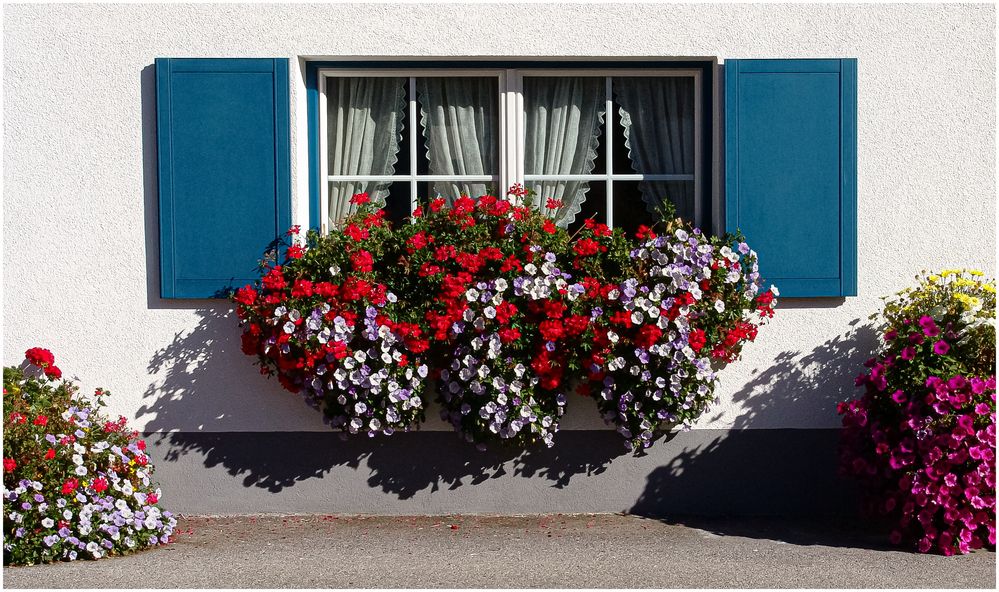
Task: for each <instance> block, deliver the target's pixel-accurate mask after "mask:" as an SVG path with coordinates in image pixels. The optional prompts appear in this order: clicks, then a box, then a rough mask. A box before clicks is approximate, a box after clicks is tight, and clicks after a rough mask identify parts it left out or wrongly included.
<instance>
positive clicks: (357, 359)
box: [234, 186, 776, 450]
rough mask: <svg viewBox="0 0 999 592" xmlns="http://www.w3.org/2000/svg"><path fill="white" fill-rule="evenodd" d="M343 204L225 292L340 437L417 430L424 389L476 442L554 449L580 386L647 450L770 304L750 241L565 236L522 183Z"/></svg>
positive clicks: (706, 386)
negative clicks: (391, 215)
mask: <svg viewBox="0 0 999 592" xmlns="http://www.w3.org/2000/svg"><path fill="white" fill-rule="evenodd" d="M352 201H353V206H354V207H355V208H356V212H355V213H354V214H352V215H351V216H349V217H348V218H347V219H346V220H345V221H344V222H343V224H342V227H341V228H340V229H338V230H336V231H334V232H332V233H330V234H329V235H328V236H324V237H320V236H319V235H318V234H316V233H315V232H310V233H308V234H307V238H306V240H305V241H304V243H302V244H299V243H297V242H296V241H294V240H292V241H291V244H290V245H289V246H287V248H286V249H285V255H284V261H283V263H282V264H281V265H276V264H274V262H268V263H266V264H265V269H264V274H263V278H262V280H261V282H260V283H259V284H257V285H255V286H246V287H244V288H241V289H240V290H239V291H237V292H236V294H235V296H234V300H235V301H236V304H237V312H238V314H239V317H240V319H242V321H243V328H244V333H243V349H244V351H245V352H246V353H248V354H251V355H256V356H257V357H258V359H259V361H260V364H261V369H262V371H263V372H264V373H265V374H276V375H277V377H278V379H279V380H280V381H281V384H282V385H284V386H285V387H286V388H288V389H289V390H292V391H304V392H305V393H306V394H307V395H308V396H309V397H311V398H313V399H316V400H317V401H320V402H321V403H322V405H323V406H324V407H325V410H326V413H327V415H328V416H329V417H330V418H331V421H332V423H333V425H334V426H335V427H338V428H341V429H343V430H345V431H347V432H351V433H358V432H366V433H368V434H370V435H374V434H377V433H384V434H389V433H392V432H393V431H396V430H405V429H410V428H412V427H414V426H416V425H417V424H418V423H419V421H421V420H422V419H423V416H424V408H425V401H426V398H427V397H428V396H430V392H431V390H434V391H435V392H436V397H437V400H438V402H439V403H440V406H441V417H442V418H443V419H444V420H445V421H447V422H449V423H451V424H452V425H453V426H454V428H455V430H456V431H457V432H458V433H459V435H460V436H461V437H462V438H464V439H465V440H467V441H468V442H471V443H474V444H476V445H477V446H478V447H480V448H481V447H484V446H485V445H486V444H487V443H489V442H491V441H496V442H504V443H508V444H515V445H520V446H525V445H530V444H534V443H542V444H544V445H546V446H552V445H553V444H554V441H555V439H554V438H555V433H556V432H557V431H558V426H559V421H560V418H561V417H562V415H563V414H564V412H565V407H566V405H567V399H568V395H567V393H568V392H569V390H570V388H571V387H572V386H573V384H572V383H575V382H576V381H578V380H579V379H583V384H582V385H581V387H580V388H581V390H582V391H583V392H589V393H591V394H592V395H593V396H594V397H596V398H597V401H598V404H599V406H600V408H601V410H602V411H603V413H604V415H605V418H606V419H607V421H609V422H610V423H613V424H616V425H617V426H618V429H619V431H620V432H621V433H622V435H624V436H625V439H626V442H627V443H628V445H629V447H632V448H636V449H638V450H641V449H643V448H645V447H647V446H649V445H650V444H651V443H652V441H653V439H654V438H655V437H656V436H657V435H659V434H661V433H663V432H664V431H666V430H668V429H670V428H671V427H673V426H674V425H676V424H678V423H685V424H689V423H690V422H692V421H693V420H694V419H695V418H696V417H697V416H698V415H699V414H700V413H701V412H702V411H703V410H704V407H705V405H706V404H707V403H708V402H709V401H710V400H711V399H712V396H713V394H712V393H713V387H714V381H715V375H714V371H713V369H712V364H713V363H724V362H729V361H732V360H734V359H735V358H737V357H738V355H739V352H740V350H741V347H742V344H743V343H744V342H745V341H747V340H752V339H753V338H754V337H755V336H756V328H757V325H758V324H759V323H760V321H761V319H763V318H765V317H767V316H770V315H772V314H773V306H774V304H775V301H774V296H775V295H776V289H773V290H772V291H762V292H761V285H762V284H761V280H760V276H759V273H758V271H757V268H756V255H755V253H753V252H752V251H751V250H749V247H748V246H747V245H746V244H745V243H743V242H741V241H738V240H734V238H733V237H723V238H708V237H706V236H704V235H703V234H702V233H701V232H700V231H699V230H692V229H689V228H687V227H683V226H682V225H681V224H679V223H678V222H671V223H670V224H669V225H667V233H666V234H665V235H663V236H662V237H657V236H656V235H655V233H654V232H653V231H652V230H650V229H648V228H644V227H643V228H642V229H641V230H640V232H639V236H638V242H636V241H635V240H632V239H629V238H628V237H626V236H625V235H624V233H623V232H622V231H621V230H611V229H610V228H608V227H607V226H606V225H604V224H600V223H597V222H595V221H593V220H585V221H584V223H583V225H582V227H581V228H580V230H579V231H578V232H576V233H574V234H573V236H570V235H569V234H568V233H567V232H566V231H565V230H564V229H562V228H559V227H557V226H556V225H555V224H554V222H553V221H552V220H550V219H548V218H546V217H545V216H544V215H543V213H542V212H543V211H551V210H553V209H558V207H559V205H560V204H559V203H558V202H557V200H549V203H546V204H544V206H545V207H544V208H540V209H539V208H537V207H535V206H534V205H533V204H531V198H530V196H529V195H528V194H527V192H526V191H524V189H523V188H522V187H519V186H515V187H513V188H511V190H510V193H509V195H508V197H507V198H498V197H495V196H490V195H486V196H482V197H480V198H478V199H471V198H469V197H465V196H463V197H460V198H459V199H457V200H455V201H454V203H452V204H448V203H447V202H446V200H444V199H443V198H438V199H435V200H431V201H430V202H429V203H427V204H426V205H425V206H421V207H420V208H417V210H416V211H415V212H414V214H413V216H412V218H411V220H410V221H409V223H408V224H403V225H400V226H399V227H397V228H394V229H393V228H392V227H391V226H390V225H389V224H388V223H387V222H386V221H385V219H384V213H383V211H382V210H379V209H376V208H374V207H373V206H372V205H371V204H370V203H369V200H368V198H367V196H366V195H364V194H361V195H357V196H354V199H353V200H352ZM293 234H297V232H296V233H293ZM431 387H433V389H431Z"/></svg>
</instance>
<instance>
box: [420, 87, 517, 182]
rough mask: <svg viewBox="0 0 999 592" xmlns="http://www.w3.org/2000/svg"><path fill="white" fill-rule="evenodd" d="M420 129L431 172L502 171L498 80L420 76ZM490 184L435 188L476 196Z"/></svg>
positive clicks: (448, 173) (452, 173) (466, 173)
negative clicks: (500, 167) (500, 166)
mask: <svg viewBox="0 0 999 592" xmlns="http://www.w3.org/2000/svg"><path fill="white" fill-rule="evenodd" d="M416 94H417V100H418V101H419V107H420V127H421V132H422V135H423V141H424V144H425V147H426V153H427V159H428V161H429V167H428V172H429V174H431V175H447V176H455V175H498V174H499V106H498V102H499V101H498V95H499V87H498V81H497V79H496V78H493V77H489V78H485V77H467V78H466V77H460V78H459V77H441V78H418V79H417V81H416ZM488 187H489V183H488V182H482V183H465V184H453V183H442V184H440V185H439V186H438V187H436V190H437V191H440V192H441V194H442V195H444V197H446V198H447V199H449V200H454V199H456V198H457V197H458V196H459V195H460V194H461V193H462V192H467V193H468V194H469V195H470V196H472V197H478V196H479V195H482V194H483V193H485V192H486V190H487V188H488Z"/></svg>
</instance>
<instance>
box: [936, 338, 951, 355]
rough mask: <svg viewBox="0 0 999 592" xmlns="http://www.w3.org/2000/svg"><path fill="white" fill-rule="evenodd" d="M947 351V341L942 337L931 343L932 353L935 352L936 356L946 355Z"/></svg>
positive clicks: (948, 349) (948, 347) (948, 348)
mask: <svg viewBox="0 0 999 592" xmlns="http://www.w3.org/2000/svg"><path fill="white" fill-rule="evenodd" d="M949 351H950V345H948V344H947V342H946V341H944V340H943V339H941V340H940V341H937V342H936V343H934V344H933V353H935V354H937V355H938V356H943V355H946V354H947V352H949Z"/></svg>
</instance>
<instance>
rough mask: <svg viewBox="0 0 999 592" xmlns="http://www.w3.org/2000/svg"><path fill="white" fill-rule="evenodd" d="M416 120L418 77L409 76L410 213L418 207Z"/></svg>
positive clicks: (417, 124)
mask: <svg viewBox="0 0 999 592" xmlns="http://www.w3.org/2000/svg"><path fill="white" fill-rule="evenodd" d="M418 126H419V123H418V122H417V121H416V77H415V76H410V77H409V213H410V214H412V213H413V212H415V211H416V207H417V201H418V200H417V187H416V163H417V162H418V159H417V152H416V142H417V129H416V128H417V127H418Z"/></svg>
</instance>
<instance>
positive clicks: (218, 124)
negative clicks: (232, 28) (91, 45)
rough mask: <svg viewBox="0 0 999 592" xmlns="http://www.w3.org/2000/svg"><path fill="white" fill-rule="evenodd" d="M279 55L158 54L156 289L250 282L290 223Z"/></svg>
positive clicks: (208, 294)
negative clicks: (209, 56) (199, 56)
mask: <svg viewBox="0 0 999 592" xmlns="http://www.w3.org/2000/svg"><path fill="white" fill-rule="evenodd" d="M289 84H290V83H289V78H288V60H287V59H175V58H157V60H156V115H157V136H158V137H157V148H158V153H159V207H160V294H161V296H162V297H163V298H217V297H222V296H224V295H225V293H226V292H227V291H228V290H229V289H231V288H234V287H238V286H241V285H244V284H247V283H250V282H252V281H253V280H255V279H257V278H258V277H259V276H258V273H257V269H258V261H259V260H260V258H261V256H262V255H263V253H264V251H265V250H266V249H267V247H268V246H269V245H271V244H272V243H273V242H274V241H275V240H276V239H277V238H278V237H280V236H281V234H282V233H283V232H284V231H286V230H287V229H288V227H289V226H291V181H290V178H289V168H290V150H289V141H290V140H289V104H288V90H289Z"/></svg>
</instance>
